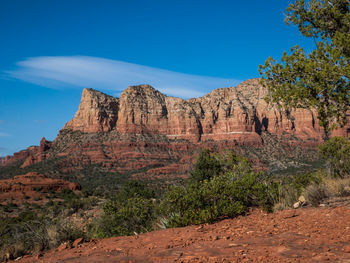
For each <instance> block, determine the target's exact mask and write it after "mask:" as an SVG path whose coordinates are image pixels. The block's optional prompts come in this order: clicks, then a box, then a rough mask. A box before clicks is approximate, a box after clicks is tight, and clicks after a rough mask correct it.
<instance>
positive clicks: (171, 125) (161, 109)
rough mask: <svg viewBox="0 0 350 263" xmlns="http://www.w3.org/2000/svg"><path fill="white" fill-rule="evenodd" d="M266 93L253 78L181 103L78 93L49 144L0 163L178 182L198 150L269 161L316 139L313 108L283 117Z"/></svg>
mask: <svg viewBox="0 0 350 263" xmlns="http://www.w3.org/2000/svg"><path fill="white" fill-rule="evenodd" d="M266 95H267V91H266V89H265V88H263V87H262V86H261V85H260V84H259V80H258V79H251V80H247V81H245V82H243V83H241V84H240V85H238V86H237V87H231V88H221V89H216V90H213V91H212V92H210V93H209V94H207V95H205V96H203V97H200V98H195V99H189V100H183V99H180V98H174V97H168V96H166V95H164V94H162V93H160V92H159V91H157V90H155V89H154V88H152V87H151V86H149V85H141V86H131V87H129V88H127V89H126V90H124V91H123V92H122V93H121V95H120V98H114V97H111V96H108V95H105V94H103V93H101V92H99V91H95V90H92V89H84V91H83V94H82V98H81V103H80V106H79V109H78V111H77V113H76V114H75V116H74V118H73V119H72V120H71V121H69V122H68V123H67V124H66V125H65V126H64V128H63V129H62V130H61V131H60V133H59V135H58V136H57V138H56V139H55V141H54V143H50V142H47V141H46V140H45V139H42V141H41V143H40V146H39V147H34V148H28V149H27V150H25V151H21V152H19V153H16V154H15V155H14V156H13V157H11V158H7V160H5V161H2V163H3V165H8V164H10V163H14V162H15V161H18V160H24V162H23V164H22V167H26V166H28V165H31V164H34V163H37V162H40V161H41V160H44V159H47V158H50V157H51V156H56V157H62V158H64V159H62V160H61V161H60V163H59V165H58V167H59V168H60V169H61V170H60V171H64V172H70V171H73V170H74V169H76V168H77V167H79V168H82V167H84V166H86V165H90V164H102V165H103V166H104V167H106V168H107V169H109V170H112V171H118V172H121V173H124V172H130V171H136V172H135V174H136V175H138V176H141V177H152V176H155V177H162V176H163V177H164V176H170V175H171V176H184V175H186V174H188V170H189V169H190V168H191V166H192V164H191V163H192V161H193V159H194V158H193V154H194V153H195V152H196V150H197V149H198V148H210V149H215V150H220V149H226V148H231V149H232V148H235V147H237V145H238V146H256V147H267V148H269V149H267V150H266V153H265V156H266V158H269V157H270V156H269V155H271V154H272V155H276V156H277V155H278V154H280V152H281V151H285V154H289V152H293V149H294V148H295V146H300V145H301V146H303V147H314V146H316V145H317V144H318V143H320V142H321V141H322V135H323V129H322V127H320V126H319V122H318V119H317V116H316V113H315V111H314V110H310V109H296V110H293V111H291V112H285V111H282V110H280V109H278V108H277V107H275V106H273V105H269V104H267V103H266V102H265V100H264V97H265V96H266ZM348 123H349V124H348V125H347V126H346V127H344V128H342V129H339V130H337V131H335V132H333V134H334V135H341V136H349V132H350V115H349V122H348ZM264 134H268V135H269V136H270V137H271V136H272V137H275V140H278V144H279V145H280V146H279V147H281V146H282V148H280V149H278V151H279V153H276V149H273V148H275V147H277V146H275V145H272V144H271V143H269V144H271V146H269V145H267V143H266V142H264V140H265V141H266V139H268V138H266V137H264V136H265V135H264ZM288 156H289V155H288ZM298 156H299V157H301V155H300V154H298ZM289 157H290V158H293V156H289ZM251 158H252V159H254V160H258V159H259V158H260V157H259V156H257V155H255V154H252V156H251ZM301 158H302V157H301ZM182 160H187V161H186V162H183V161H182ZM257 163H259V165H261V162H257Z"/></svg>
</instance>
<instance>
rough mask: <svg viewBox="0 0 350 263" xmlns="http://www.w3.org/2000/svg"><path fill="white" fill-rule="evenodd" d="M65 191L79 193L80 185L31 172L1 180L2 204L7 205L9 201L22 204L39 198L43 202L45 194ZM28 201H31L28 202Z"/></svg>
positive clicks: (0, 201)
mask: <svg viewBox="0 0 350 263" xmlns="http://www.w3.org/2000/svg"><path fill="white" fill-rule="evenodd" d="M64 189H68V190H72V191H77V190H80V185H79V184H78V183H72V182H67V181H64V180H59V179H52V178H48V177H47V176H45V175H43V174H39V173H35V172H30V173H27V174H25V175H17V176H15V177H14V178H13V179H6V180H0V203H6V202H8V201H9V200H13V202H17V203H22V202H23V200H25V199H26V198H32V199H34V198H35V199H39V197H40V200H41V199H42V198H43V197H44V193H47V192H49V191H50V192H59V191H62V190H64ZM28 201H29V202H30V201H31V200H26V202H28Z"/></svg>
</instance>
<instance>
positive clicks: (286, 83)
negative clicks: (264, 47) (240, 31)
mask: <svg viewBox="0 0 350 263" xmlns="http://www.w3.org/2000/svg"><path fill="white" fill-rule="evenodd" d="M349 8H350V0H327V1H325V0H310V1H304V0H296V1H295V2H293V3H291V4H290V5H289V7H288V8H287V17H286V23H287V24H294V25H296V26H298V28H299V31H300V32H301V33H302V34H303V35H304V36H305V37H311V38H313V39H314V41H315V50H313V51H312V52H311V53H309V54H307V53H306V52H305V51H304V50H303V48H301V47H299V46H295V47H293V48H291V51H290V54H288V53H287V52H284V53H283V56H282V58H281V63H278V62H277V61H276V60H274V59H273V58H271V57H270V58H268V59H267V60H266V62H265V64H264V65H260V67H259V72H260V74H261V76H262V83H263V84H264V85H265V86H266V87H267V88H268V89H269V96H268V97H267V98H266V99H267V100H268V101H270V102H273V103H277V105H278V106H279V107H281V108H284V109H286V110H290V109H291V108H314V109H316V111H317V114H318V119H319V122H320V125H321V126H322V127H323V128H324V138H325V139H326V140H327V139H328V138H329V135H330V132H331V130H332V129H334V128H336V127H338V126H343V125H345V124H346V112H347V111H348V110H349V106H350V84H349V79H350V10H349Z"/></svg>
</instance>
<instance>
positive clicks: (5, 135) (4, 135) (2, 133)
mask: <svg viewBox="0 0 350 263" xmlns="http://www.w3.org/2000/svg"><path fill="white" fill-rule="evenodd" d="M8 136H10V134H8V133H4V132H0V137H8Z"/></svg>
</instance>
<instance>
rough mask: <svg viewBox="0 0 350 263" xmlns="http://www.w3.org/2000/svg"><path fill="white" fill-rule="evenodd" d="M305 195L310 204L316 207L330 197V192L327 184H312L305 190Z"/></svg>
mask: <svg viewBox="0 0 350 263" xmlns="http://www.w3.org/2000/svg"><path fill="white" fill-rule="evenodd" d="M303 195H304V197H305V199H306V201H307V202H308V203H310V204H311V205H314V206H316V205H319V204H320V203H321V202H322V200H324V199H325V198H327V197H329V192H328V191H327V187H326V186H325V184H317V183H312V184H310V185H309V186H308V187H306V188H305V190H304V193H303Z"/></svg>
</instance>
